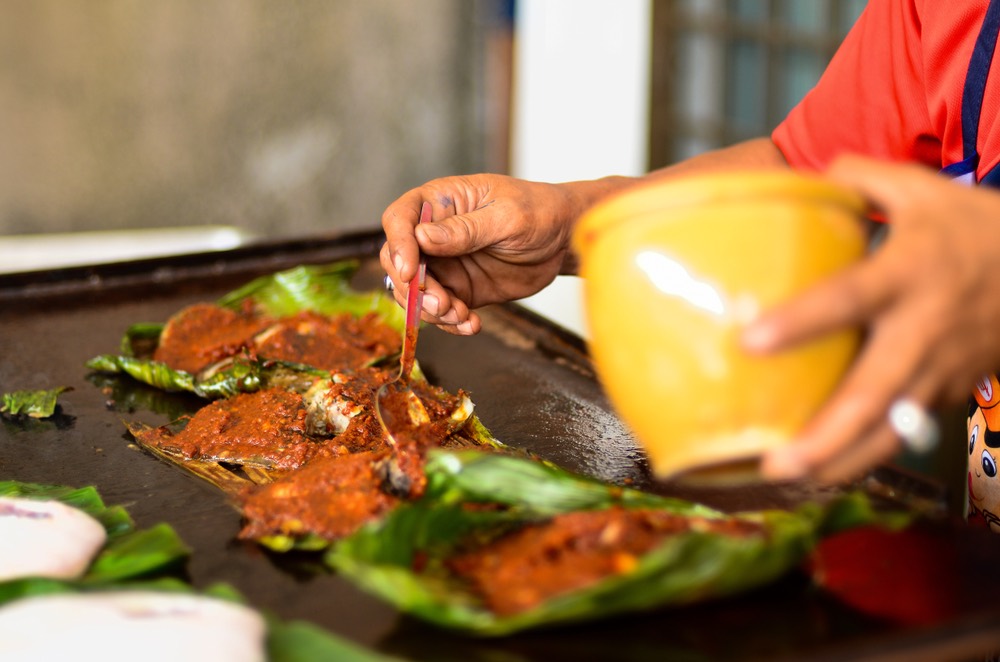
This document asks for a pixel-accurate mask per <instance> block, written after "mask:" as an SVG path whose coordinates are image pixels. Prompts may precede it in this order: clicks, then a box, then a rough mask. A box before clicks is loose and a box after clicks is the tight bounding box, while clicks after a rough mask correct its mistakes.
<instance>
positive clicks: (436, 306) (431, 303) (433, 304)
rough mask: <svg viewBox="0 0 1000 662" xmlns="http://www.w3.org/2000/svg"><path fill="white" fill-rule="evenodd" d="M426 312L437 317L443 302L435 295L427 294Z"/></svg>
mask: <svg viewBox="0 0 1000 662" xmlns="http://www.w3.org/2000/svg"><path fill="white" fill-rule="evenodd" d="M423 307H424V310H426V311H427V312H429V313H430V314H431V315H437V314H438V311H439V310H441V302H440V301H438V298H437V297H436V296H434V295H433V294H425V295H424V300H423Z"/></svg>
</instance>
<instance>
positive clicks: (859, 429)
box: [761, 309, 940, 482]
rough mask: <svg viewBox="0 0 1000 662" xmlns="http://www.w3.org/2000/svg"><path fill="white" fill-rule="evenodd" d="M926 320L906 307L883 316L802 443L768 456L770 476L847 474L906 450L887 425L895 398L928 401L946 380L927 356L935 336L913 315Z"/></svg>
mask: <svg viewBox="0 0 1000 662" xmlns="http://www.w3.org/2000/svg"><path fill="white" fill-rule="evenodd" d="M919 318H920V314H919V313H916V312H914V311H908V310H905V309H904V310H894V311H893V312H891V313H889V314H887V315H886V316H885V317H884V319H882V320H881V321H880V322H879V324H878V325H877V326H876V327H875V329H874V331H873V333H872V334H871V335H870V336H869V338H868V340H867V342H866V344H865V347H864V350H863V352H862V353H861V355H860V356H859V357H858V359H857V360H856V361H855V363H854V365H853V366H852V367H851V369H850V370H849V372H848V373H847V375H846V376H845V378H844V379H843V380H842V382H841V384H840V385H839V386H838V387H837V390H836V392H835V393H834V395H833V397H832V398H831V399H830V400H829V401H828V402H827V404H826V405H825V406H824V407H823V409H822V410H821V411H820V412H819V413H818V414H817V415H816V416H815V417H814V418H813V420H811V421H810V422H809V424H808V425H807V426H806V428H805V429H804V430H803V431H802V432H801V434H800V435H799V437H798V438H797V439H796V441H795V443H794V444H792V445H790V446H788V447H785V448H781V449H777V450H775V451H773V452H772V453H770V454H769V455H768V456H767V457H766V458H764V461H763V463H762V466H761V471H762V473H763V474H764V475H765V476H767V477H769V478H770V479H774V480H777V479H793V478H802V477H804V476H807V475H808V476H812V477H815V478H818V479H819V480H822V481H825V482H833V481H838V480H844V479H848V478H852V477H854V475H855V474H856V473H857V472H860V471H862V470H864V469H866V468H868V467H871V466H872V465H874V464H875V463H876V462H878V461H880V460H885V459H887V458H888V457H890V456H891V455H892V454H893V453H894V452H896V451H898V450H899V447H900V442H899V439H898V437H897V436H896V434H895V433H894V432H893V430H892V428H891V426H890V425H889V423H888V412H889V409H890V407H891V406H892V404H893V402H894V401H896V400H897V399H899V398H901V397H906V398H908V399H911V400H913V401H914V402H916V403H918V404H920V405H922V406H926V405H927V404H929V403H931V402H933V401H934V398H935V397H936V396H937V395H938V393H937V391H938V388H939V383H940V375H939V374H938V373H939V366H935V365H930V364H928V362H927V361H926V360H925V359H926V356H927V354H928V351H929V347H928V345H929V344H931V343H932V339H931V338H930V337H926V336H919V335H916V334H913V333H912V323H913V320H914V319H919Z"/></svg>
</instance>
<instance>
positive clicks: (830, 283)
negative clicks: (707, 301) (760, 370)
mask: <svg viewBox="0 0 1000 662" xmlns="http://www.w3.org/2000/svg"><path fill="white" fill-rule="evenodd" d="M895 270H896V268H895V267H894V266H893V263H892V262H891V261H890V260H886V259H883V257H882V256H880V255H875V256H872V257H871V258H870V259H868V260H865V261H864V262H861V263H859V264H857V265H855V266H853V267H851V268H849V269H847V270H846V271H844V272H842V273H840V274H838V275H836V276H834V277H832V278H830V279H828V280H826V281H824V282H821V283H819V284H817V285H815V286H813V287H812V288H811V289H809V290H808V291H806V292H804V293H802V294H801V295H799V296H797V297H794V298H793V299H791V300H790V301H788V302H786V303H784V304H781V305H779V306H777V307H776V308H774V309H773V310H770V311H767V312H765V313H764V314H763V315H762V316H761V317H759V318H757V319H756V320H754V321H752V322H751V323H750V324H749V325H747V327H746V328H745V329H744V331H743V333H742V335H741V343H742V345H743V348H744V349H746V350H748V351H750V352H753V353H761V354H765V353H768V352H773V351H776V350H779V349H783V348H786V347H791V346H793V345H795V344H797V343H799V342H803V341H805V340H809V339H811V338H815V337H819V336H822V335H824V334H826V333H830V332H832V331H836V330H839V329H842V328H849V327H857V326H859V325H861V324H862V323H864V322H867V321H868V320H870V319H871V318H872V317H873V316H874V314H875V313H876V312H877V311H879V310H882V309H883V308H885V307H886V306H887V305H888V304H889V303H890V302H891V301H892V299H893V297H894V293H895V291H896V289H897V288H896V280H897V277H896V275H895V273H894V272H895Z"/></svg>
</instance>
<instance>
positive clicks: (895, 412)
mask: <svg viewBox="0 0 1000 662" xmlns="http://www.w3.org/2000/svg"><path fill="white" fill-rule="evenodd" d="M889 425H890V426H891V427H892V429H893V431H894V432H895V433H896V434H897V435H899V438H900V439H901V440H902V441H903V445H904V446H906V448H907V449H909V450H911V451H913V452H914V453H920V454H923V453H927V452H929V451H931V450H933V449H934V447H935V446H937V443H938V437H939V436H940V435H939V432H938V424H937V421H935V420H934V417H933V416H931V415H930V413H928V411H927V410H926V409H924V408H923V407H921V406H920V405H918V404H917V403H916V402H914V401H913V400H910V399H909V398H900V399H899V400H896V401H895V402H893V403H892V406H891V407H889Z"/></svg>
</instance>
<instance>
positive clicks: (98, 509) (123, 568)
mask: <svg viewBox="0 0 1000 662" xmlns="http://www.w3.org/2000/svg"><path fill="white" fill-rule="evenodd" d="M0 496H3V497H21V498H29V499H39V500H58V501H61V502H63V503H65V504H67V505H69V506H73V507H74V508H78V509H80V510H82V511H83V512H85V513H87V514H88V515H90V516H91V517H93V518H94V519H96V520H97V521H98V522H100V523H101V525H102V526H104V529H105V531H106V532H107V534H108V539H107V542H106V543H105V545H104V548H103V549H102V550H101V552H100V553H99V554H98V555H97V557H96V558H95V559H94V560H93V562H92V563H91V564H90V567H89V568H88V569H87V572H86V573H85V574H84V575H83V576H82V577H81V578H79V579H77V580H73V581H62V580H52V579H39V578H27V579H17V580H12V581H7V582H0V605H2V604H3V603H5V602H7V601H9V600H13V599H15V598H19V597H26V596H29V595H39V594H42V593H53V592H62V591H68V590H91V589H100V588H107V587H109V586H112V585H119V584H122V583H128V582H133V581H134V582H153V584H155V585H158V584H159V583H161V582H162V583H164V584H165V585H172V584H173V583H174V582H175V581H176V580H173V579H172V578H170V577H168V576H166V575H167V574H168V573H169V572H170V571H171V570H173V569H174V568H175V566H176V565H177V564H178V563H180V562H181V561H182V560H183V559H185V558H186V557H187V556H188V554H189V553H190V550H189V549H188V548H187V546H185V545H184V543H183V542H182V541H181V539H180V537H179V536H178V535H177V534H176V532H174V530H173V529H172V528H171V527H170V526H168V525H166V524H158V525H156V526H153V527H150V528H148V529H137V528H136V526H135V523H134V522H133V521H132V518H131V516H129V514H128V512H127V511H126V510H125V509H124V508H122V507H121V506H106V505H105V504H104V501H103V500H102V499H101V497H100V495H99V494H98V493H97V490H95V489H94V488H93V487H84V488H79V489H74V488H69V487H64V486H59V485H41V484H37V483H23V482H19V481H11V480H6V481H0Z"/></svg>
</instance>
